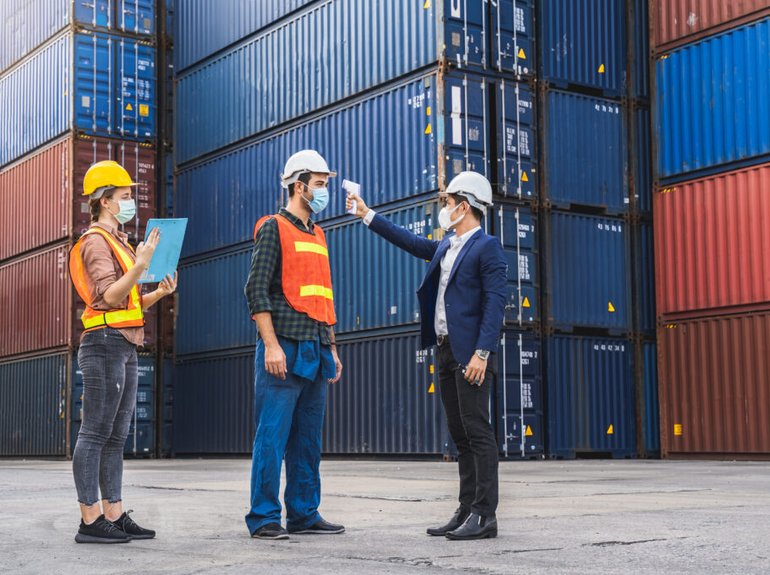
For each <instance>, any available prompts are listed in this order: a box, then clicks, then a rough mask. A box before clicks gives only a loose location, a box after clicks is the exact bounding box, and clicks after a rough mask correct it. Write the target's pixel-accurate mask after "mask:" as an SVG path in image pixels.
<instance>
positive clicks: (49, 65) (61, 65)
mask: <svg viewBox="0 0 770 575" xmlns="http://www.w3.org/2000/svg"><path fill="white" fill-rule="evenodd" d="M154 59H155V49H154V48H152V47H151V46H148V45H146V44H144V43H142V42H138V41H137V40H131V39H127V38H118V37H116V36H110V35H107V34H98V33H87V32H81V33H78V34H74V35H73V34H71V33H67V34H64V35H62V36H60V37H59V38H57V39H56V40H55V41H52V42H51V43H50V44H49V45H47V46H46V47H45V48H43V49H42V50H41V51H39V52H36V53H35V54H34V55H33V56H31V57H30V58H28V59H27V60H25V61H24V62H23V63H22V64H20V65H19V66H18V67H16V68H13V69H12V70H11V71H10V72H9V73H8V74H6V75H5V76H3V77H2V78H0V101H2V102H5V103H7V105H6V106H4V107H3V109H2V110H0V121H2V125H3V126H4V133H5V134H6V135H7V137H4V138H3V139H2V141H0V165H4V164H7V163H9V162H12V161H13V160H15V159H17V158H20V157H21V156H23V155H25V154H27V153H28V152H30V151H32V150H33V149H35V148H37V147H38V146H41V145H42V144H44V143H46V142H48V141H49V140H52V139H54V138H56V137H57V136H59V135H61V134H63V133H65V132H66V131H68V130H77V131H82V132H85V133H87V134H92V135H97V136H124V137H135V138H136V139H139V140H151V139H152V138H153V137H154V136H155V86H156V81H155V62H154Z"/></svg>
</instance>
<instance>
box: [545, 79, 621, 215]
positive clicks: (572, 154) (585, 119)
mask: <svg viewBox="0 0 770 575" xmlns="http://www.w3.org/2000/svg"><path fill="white" fill-rule="evenodd" d="M543 118H544V123H545V126H544V127H543V130H544V140H545V144H544V145H545V150H544V158H545V159H544V162H545V165H544V170H545V198H546V199H547V200H548V201H549V202H551V203H552V204H553V205H554V206H558V207H563V208H570V207H571V206H573V205H583V206H596V207H600V208H604V209H605V210H606V211H607V213H610V214H618V213H622V212H625V211H627V210H628V204H629V199H628V168H627V165H628V147H627V146H628V143H627V130H626V127H625V113H624V111H623V109H622V107H621V105H620V104H618V103H617V102H613V101H611V100H606V99H603V98H594V97H591V96H583V95H579V94H572V93H568V92H561V91H557V90H551V91H549V92H548V93H547V95H546V98H545V111H544V114H543Z"/></svg>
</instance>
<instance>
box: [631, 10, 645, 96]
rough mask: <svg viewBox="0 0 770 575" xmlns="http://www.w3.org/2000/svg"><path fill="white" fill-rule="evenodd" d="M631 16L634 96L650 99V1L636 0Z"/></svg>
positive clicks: (632, 84)
mask: <svg viewBox="0 0 770 575" xmlns="http://www.w3.org/2000/svg"><path fill="white" fill-rule="evenodd" d="M632 10H633V13H632V14H631V18H632V20H631V35H632V42H633V44H632V45H631V51H632V54H631V58H632V60H631V61H632V63H633V67H632V68H631V76H632V77H631V86H632V96H633V97H634V98H642V99H648V98H649V97H650V10H649V0H634V1H633V7H632Z"/></svg>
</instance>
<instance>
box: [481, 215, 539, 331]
mask: <svg viewBox="0 0 770 575" xmlns="http://www.w3.org/2000/svg"><path fill="white" fill-rule="evenodd" d="M490 218H491V220H492V221H491V222H487V224H488V225H491V226H492V229H494V234H495V236H497V237H498V238H500V241H501V242H502V244H503V250H504V251H505V256H506V258H507V260H508V298H507V302H506V306H505V322H506V323H507V324H512V325H522V324H531V323H534V322H537V321H539V319H540V272H539V263H538V259H539V251H540V250H539V247H538V246H539V241H538V222H537V216H536V214H535V213H533V212H532V210H531V209H530V208H528V207H523V206H517V205H513V204H500V205H498V206H496V207H495V208H494V210H493V211H492V212H491V213H490Z"/></svg>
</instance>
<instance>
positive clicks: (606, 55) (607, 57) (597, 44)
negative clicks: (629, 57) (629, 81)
mask: <svg viewBox="0 0 770 575" xmlns="http://www.w3.org/2000/svg"><path fill="white" fill-rule="evenodd" d="M538 6H539V12H538V16H539V20H538V21H539V27H540V38H539V41H540V47H539V52H540V70H541V74H542V76H543V79H544V80H547V81H549V82H552V83H555V84H558V85H560V86H567V85H573V84H575V85H579V86H588V87H592V88H598V89H601V90H605V91H606V92H607V93H608V94H609V93H611V94H613V95H619V94H621V93H622V92H623V91H625V89H626V54H627V50H626V37H627V35H626V0H543V1H542V2H539V3H538Z"/></svg>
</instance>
